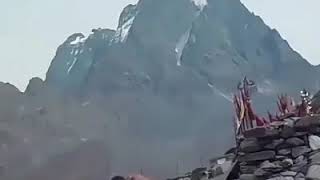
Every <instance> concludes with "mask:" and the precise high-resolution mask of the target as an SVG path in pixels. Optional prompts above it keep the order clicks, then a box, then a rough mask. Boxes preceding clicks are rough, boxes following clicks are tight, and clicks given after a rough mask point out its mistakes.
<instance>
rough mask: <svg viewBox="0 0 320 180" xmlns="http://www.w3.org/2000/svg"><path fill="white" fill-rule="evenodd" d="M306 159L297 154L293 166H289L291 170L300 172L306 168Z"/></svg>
mask: <svg viewBox="0 0 320 180" xmlns="http://www.w3.org/2000/svg"><path fill="white" fill-rule="evenodd" d="M307 165H308V160H307V159H306V158H305V157H304V156H299V157H298V158H296V159H295V160H294V163H293V166H292V167H291V168H290V170H292V171H296V172H300V171H302V170H304V169H305V168H306V166H307Z"/></svg>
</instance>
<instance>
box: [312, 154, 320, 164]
mask: <svg viewBox="0 0 320 180" xmlns="http://www.w3.org/2000/svg"><path fill="white" fill-rule="evenodd" d="M309 159H310V161H311V163H312V164H316V163H320V152H317V153H314V154H312V155H310V156H309Z"/></svg>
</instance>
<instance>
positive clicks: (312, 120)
mask: <svg viewBox="0 0 320 180" xmlns="http://www.w3.org/2000/svg"><path fill="white" fill-rule="evenodd" d="M294 126H295V127H296V128H297V129H308V128H309V127H312V126H320V115H315V116H307V117H303V118H301V119H299V120H297V121H296V123H295V125H294Z"/></svg>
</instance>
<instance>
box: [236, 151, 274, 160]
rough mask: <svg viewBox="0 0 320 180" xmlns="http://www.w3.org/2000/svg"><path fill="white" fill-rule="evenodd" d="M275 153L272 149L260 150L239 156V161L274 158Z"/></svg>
mask: <svg viewBox="0 0 320 180" xmlns="http://www.w3.org/2000/svg"><path fill="white" fill-rule="evenodd" d="M275 156H276V153H275V152H274V151H260V152H255V153H248V154H246V155H244V156H240V157H239V161H240V162H244V161H263V160H270V159H274V158H275Z"/></svg>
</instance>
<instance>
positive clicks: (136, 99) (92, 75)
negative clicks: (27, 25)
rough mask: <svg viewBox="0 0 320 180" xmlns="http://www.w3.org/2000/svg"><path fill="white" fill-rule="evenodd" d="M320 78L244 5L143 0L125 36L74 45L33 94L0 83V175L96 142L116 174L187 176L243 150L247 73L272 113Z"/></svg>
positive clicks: (131, 8) (126, 15) (225, 0)
mask: <svg viewBox="0 0 320 180" xmlns="http://www.w3.org/2000/svg"><path fill="white" fill-rule="evenodd" d="M319 74H320V73H319V67H316V66H312V65H311V64H309V63H308V62H307V61H306V60H305V59H303V58H302V57H301V56H300V55H299V54H298V53H297V52H295V51H294V50H293V49H292V48H291V47H290V46H289V44H288V43H287V41H285V40H284V39H283V38H282V37H281V36H280V35H279V33H278V32H277V31H276V30H275V29H271V28H269V27H268V26H267V25H266V24H265V23H264V22H263V20H262V19H261V18H260V17H258V16H255V15H254V14H253V13H251V12H249V11H248V10H247V8H246V7H245V6H244V5H243V4H242V3H241V2H240V0H208V1H207V0H197V1H196V0H161V1H159V0H140V1H139V2H138V3H137V4H136V5H128V6H127V7H126V8H124V10H123V12H122V13H121V15H120V19H119V24H118V28H117V29H116V30H111V29H101V28H97V29H93V30H92V33H91V34H90V35H89V36H88V37H85V36H84V35H83V34H81V33H75V34H73V35H71V36H70V37H69V38H67V40H66V41H65V42H64V43H63V44H62V45H61V46H59V48H58V50H57V53H56V55H55V57H54V59H53V60H52V63H51V65H50V68H49V70H48V72H47V76H46V79H45V80H44V81H42V80H41V79H39V78H34V79H32V80H30V83H29V85H28V87H27V89H26V91H25V92H23V93H22V92H19V91H18V90H17V89H16V88H15V87H13V86H11V85H9V84H0V97H1V103H0V113H1V116H0V120H1V121H0V123H1V125H0V139H3V141H2V142H1V143H2V146H1V147H0V156H1V157H0V167H3V168H2V169H3V170H1V171H0V177H1V173H2V174H3V175H2V176H3V177H7V178H10V177H11V178H12V177H14V179H18V178H19V177H23V176H24V175H25V174H28V175H30V177H38V176H33V174H37V173H38V171H43V169H42V170H39V169H41V168H39V167H48V168H49V167H51V164H52V163H53V164H54V163H55V162H56V161H55V160H52V159H55V157H59V156H63V155H61V154H63V153H64V152H69V153H70V152H72V151H73V150H74V149H79V148H81V147H87V146H85V145H83V144H86V143H89V144H90V142H95V143H97V142H98V144H99V143H100V144H102V146H104V147H105V148H106V149H108V151H106V157H107V158H108V162H109V163H110V165H108V166H107V167H108V168H109V169H108V170H106V172H108V173H109V172H110V173H130V172H140V171H143V172H145V173H146V174H150V175H153V176H154V177H170V176H172V175H175V174H176V173H177V171H178V170H177V164H178V165H179V171H180V170H181V171H182V172H186V171H187V170H189V169H192V168H193V167H196V166H198V165H199V164H200V163H205V160H206V159H207V158H210V157H212V156H214V155H216V154H219V153H221V152H222V151H224V150H225V149H227V148H229V147H232V146H233V138H232V133H230V132H231V131H232V123H233V122H232V118H233V109H232V108H233V106H232V98H233V96H232V93H233V92H235V90H236V85H237V83H238V82H239V81H240V80H241V79H242V78H243V77H244V76H247V77H248V78H250V79H252V80H254V81H255V82H256V84H257V87H258V92H257V94H256V95H255V97H254V98H255V102H256V106H255V108H256V109H257V110H258V111H259V112H261V113H266V111H267V110H272V109H273V108H274V104H272V103H273V102H274V100H275V98H276V96H277V95H279V94H280V93H282V92H286V93H288V94H291V95H293V96H296V95H298V92H299V91H300V89H302V88H307V89H308V90H309V91H311V92H316V91H317V90H318V89H319V78H318V76H319ZM3 142H4V143H3ZM99 146H100V145H99ZM75 151H78V150H75ZM81 152H82V151H81ZM84 152H85V153H87V154H84V155H81V156H80V157H78V156H76V155H75V156H76V158H74V159H77V158H81V157H82V156H91V155H92V153H93V151H91V150H88V151H86V150H85V151H84ZM99 153H101V151H99ZM2 154H3V155H2ZM66 155H68V153H67V154H66ZM17 158H18V159H17ZM19 158H21V160H20V159H19ZM85 158H88V157H85ZM102 158H104V157H102ZM67 159H68V158H66V161H67ZM71 159H72V158H71ZM22 161H23V162H24V163H20V162H22ZM52 161H53V162H52ZM68 161H72V160H68ZM79 161H80V160H79ZM88 161H90V160H88ZM102 162H103V161H102ZM59 163H60V162H59ZM70 164H72V163H70ZM70 166H71V165H70ZM49 169H50V168H49ZM80 169H81V171H83V169H82V167H81V168H80ZM54 172H56V173H58V172H57V170H56V169H55V170H54ZM72 172H74V171H72ZM100 172H101V171H97V173H100ZM13 175H14V176H13ZM101 176H104V175H103V174H102V175H101ZM57 177H58V176H57ZM66 177H67V176H66ZM97 177H98V176H94V177H92V178H97ZM66 179H67V178H66ZM98 179H99V178H97V180H98ZM68 180H69V179H68ZM93 180H95V179H93Z"/></svg>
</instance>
